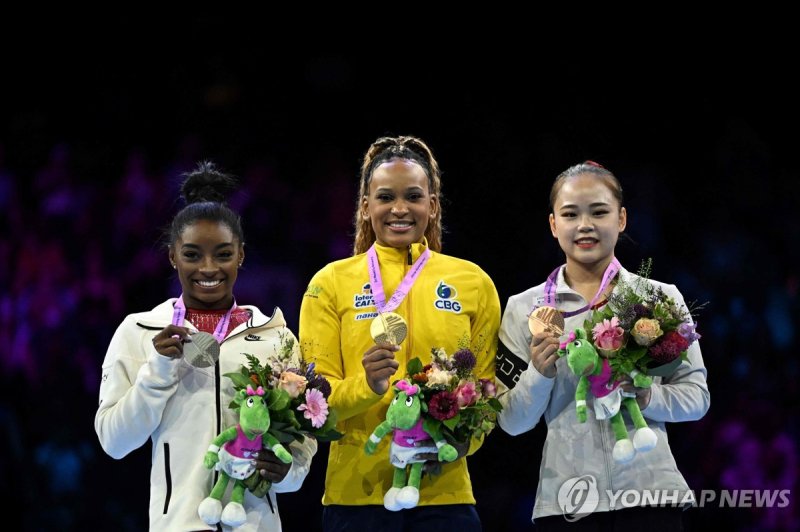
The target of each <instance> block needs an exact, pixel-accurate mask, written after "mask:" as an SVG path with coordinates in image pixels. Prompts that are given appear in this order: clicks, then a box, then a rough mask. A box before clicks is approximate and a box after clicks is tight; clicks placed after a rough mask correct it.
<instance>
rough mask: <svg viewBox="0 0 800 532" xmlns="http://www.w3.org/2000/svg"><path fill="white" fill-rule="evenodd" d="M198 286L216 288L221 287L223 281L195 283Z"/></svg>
mask: <svg viewBox="0 0 800 532" xmlns="http://www.w3.org/2000/svg"><path fill="white" fill-rule="evenodd" d="M195 282H196V283H197V284H199V285H200V286H202V287H203V288H214V287H215V286H219V285H221V284H222V281H220V280H219V279H217V280H216V281H195Z"/></svg>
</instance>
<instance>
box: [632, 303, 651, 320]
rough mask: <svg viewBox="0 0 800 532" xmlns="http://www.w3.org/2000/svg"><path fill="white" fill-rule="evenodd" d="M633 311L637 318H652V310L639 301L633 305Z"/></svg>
mask: <svg viewBox="0 0 800 532" xmlns="http://www.w3.org/2000/svg"><path fill="white" fill-rule="evenodd" d="M633 312H634V314H635V315H636V317H637V318H652V317H653V311H652V310H650V309H649V308H647V307H646V306H644V305H642V304H641V303H636V304H635V305H634V306H633Z"/></svg>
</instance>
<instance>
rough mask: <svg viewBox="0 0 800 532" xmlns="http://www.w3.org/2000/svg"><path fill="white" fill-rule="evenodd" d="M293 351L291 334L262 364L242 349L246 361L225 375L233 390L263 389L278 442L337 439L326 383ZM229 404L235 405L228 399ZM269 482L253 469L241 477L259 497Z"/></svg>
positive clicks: (333, 413) (270, 427)
mask: <svg viewBox="0 0 800 532" xmlns="http://www.w3.org/2000/svg"><path fill="white" fill-rule="evenodd" d="M293 353H294V338H292V337H287V338H284V339H283V340H282V342H281V349H280V352H279V354H278V357H277V358H276V359H272V360H271V361H270V363H267V364H262V363H261V361H259V359H258V358H257V357H255V356H253V355H250V354H247V353H245V354H244V355H245V356H246V357H247V365H246V366H242V368H241V370H240V371H238V372H234V373H226V374H225V376H226V377H228V378H229V379H231V381H233V387H234V389H235V390H236V391H237V392H238V391H239V390H246V389H247V387H248V386H250V387H251V388H254V389H255V388H257V387H259V386H260V387H261V388H262V389H263V390H264V393H265V395H264V402H265V404H266V405H267V408H268V409H269V415H270V426H269V429H268V430H267V432H268V433H269V434H271V435H273V436H274V437H275V438H276V439H277V440H278V441H279V442H280V443H282V444H288V443H290V442H292V441H293V440H297V441H300V442H302V441H303V440H304V438H305V437H306V436H313V437H314V438H316V439H317V440H319V441H333V440H338V439H339V438H341V437H342V436H343V434H342V433H340V432H337V431H336V430H335V427H336V414H335V412H334V411H332V410H330V409H329V408H328V402H327V399H328V397H329V396H330V394H331V385H330V383H329V382H328V380H327V379H326V378H325V377H323V376H322V375H318V374H317V373H316V372H315V371H314V364H313V363H312V364H307V363H306V362H304V361H303V360H300V361H298V360H297V357H295V356H293ZM229 407H230V408H238V405H237V404H236V403H231V404H230V406H229ZM270 484H271V483H270V482H269V481H268V480H266V479H264V478H263V477H261V475H259V474H258V472H257V471H256V472H255V473H253V474H252V475H251V476H250V477H248V478H247V479H245V485H247V487H248V489H250V491H252V492H253V493H254V494H255V495H256V496H259V497H262V496H264V495H265V494H266V493H267V491H268V490H269V488H270Z"/></svg>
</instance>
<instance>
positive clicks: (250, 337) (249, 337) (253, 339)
mask: <svg viewBox="0 0 800 532" xmlns="http://www.w3.org/2000/svg"><path fill="white" fill-rule="evenodd" d="M244 339H245V340H247V341H248V342H260V341H261V337H260V336H256V335H255V334H248V335H247V336H245V337H244Z"/></svg>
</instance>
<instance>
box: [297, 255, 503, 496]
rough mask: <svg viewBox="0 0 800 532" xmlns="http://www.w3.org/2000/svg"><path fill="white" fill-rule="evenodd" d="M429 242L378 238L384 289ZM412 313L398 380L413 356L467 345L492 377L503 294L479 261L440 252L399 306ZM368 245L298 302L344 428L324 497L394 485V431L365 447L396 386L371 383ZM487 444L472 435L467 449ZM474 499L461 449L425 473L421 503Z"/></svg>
mask: <svg viewBox="0 0 800 532" xmlns="http://www.w3.org/2000/svg"><path fill="white" fill-rule="evenodd" d="M424 246H425V244H412V245H411V247H410V248H409V249H396V248H391V247H383V246H378V245H376V246H375V248H376V251H377V253H378V260H379V262H380V269H381V276H382V278H383V285H384V291H385V294H386V299H387V300H388V299H389V297H391V295H392V294H393V293H394V291H395V289H396V288H397V286H398V285H399V284H400V282H401V280H402V279H403V277H404V276H405V274H406V272H407V271H408V270H409V268H410V264H409V254H410V255H411V259H410V261H411V262H413V261H415V260H417V257H419V255H420V253H421V252H422V251H424V250H425V247H424ZM394 312H396V313H398V314H400V315H401V316H403V317H404V318H405V319H406V321H407V322H408V327H409V334H408V337H407V338H406V340H405V341H404V342H403V343H402V344H401V345H400V351H398V352H396V353H395V356H396V357H397V360H398V361H399V362H400V368H399V369H398V371H397V373H396V374H395V376H394V377H393V378H392V379H391V380H392V381H395V380H398V379H400V378H401V377H403V376H404V375H405V368H406V364H407V362H408V361H409V360H410V359H412V358H414V357H419V358H420V360H421V361H422V363H423V364H427V363H429V362H430V355H431V349H432V348H433V347H443V348H444V349H445V350H446V351H447V352H448V353H450V354H452V353H454V352H455V351H457V350H458V349H460V348H464V347H470V348H471V349H472V351H473V353H474V354H475V356H476V358H477V365H476V367H475V374H476V375H477V376H478V377H480V378H486V379H494V376H495V369H494V368H495V352H496V349H497V331H498V328H499V324H500V301H499V298H498V296H497V290H496V289H495V287H494V284H493V283H492V280H491V279H490V278H489V276H488V275H487V274H486V273H485V272H484V271H483V270H481V269H480V268H479V267H478V266H477V265H475V264H473V263H471V262H468V261H465V260H462V259H457V258H455V257H450V256H447V255H442V254H440V253H436V252H433V253H432V256H431V257H430V259H429V261H428V263H427V264H426V265H425V267H424V268H423V270H422V272H421V274H420V276H419V277H418V278H417V281H416V283H415V284H414V286H413V288H412V289H411V291H410V292H409V294H408V295H407V296H406V298H405V299H404V300H403V302H402V303H401V304H400V306H399V307H398V308H397V309H396V310H395V311H394ZM376 315H377V314H376V309H375V306H374V304H373V301H372V290H371V286H370V282H369V273H368V271H367V258H366V254H365V253H362V254H360V255H356V256H354V257H350V258H348V259H343V260H339V261H336V262H332V263H330V264H328V265H327V266H325V267H324V268H322V269H321V270H320V271H319V272H317V274H316V275H315V276H314V278H313V279H312V280H311V282H310V283H309V285H308V288H307V290H306V293H305V295H304V297H303V303H302V307H301V310H300V330H299V333H300V345H301V348H302V351H303V357H304V358H305V359H306V360H307V361H308V362H314V363H316V371H317V372H319V373H321V374H323V375H325V376H326V377H327V378H328V379H329V380H330V382H331V386H332V388H333V392H332V393H331V396H330V399H329V403H330V406H331V407H332V408H333V409H335V410H336V412H337V415H338V419H339V424H338V430H339V431H341V432H343V433H344V437H343V438H342V439H340V440H338V441H335V442H332V443H331V446H330V454H329V458H328V469H327V473H326V478H325V494H324V496H323V498H322V503H323V504H324V505H330V504H342V505H365V504H377V505H382V504H383V495H384V493H385V492H386V491H387V490H389V488H391V486H392V475H393V467H392V465H391V464H390V463H389V449H388V448H389V443H390V441H391V438H390V437H389V436H387V437H385V438H383V440H382V441H381V442H380V444H379V445H378V449H377V451H376V452H375V454H373V455H367V454H366V453H365V452H364V444H365V443H366V441H367V438H369V435H370V434H371V433H372V431H373V430H374V429H375V427H377V426H378V425H379V424H380V423H381V422H382V421H383V420H384V417H385V415H386V410H387V408H388V406H389V402H390V401H391V399H392V398H393V392H392V388H391V387H390V389H389V391H388V392H386V394H384V395H383V396H380V395H376V394H375V393H374V392H373V391H372V390H371V389H370V388H369V386H368V385H367V381H366V378H365V376H364V367H363V366H362V365H361V358H362V356H363V354H364V352H366V351H367V349H369V347H370V346H372V345H374V341H373V340H372V338H371V336H370V332H369V328H370V323H371V322H372V320H373V318H374V317H375V316H376ZM481 444H482V442H481V441H477V440H473V442H472V444H471V446H470V454H472V453H473V452H475V451H476V450H477V449H478V447H480V445H481ZM467 503H468V504H474V503H475V499H474V497H473V495H472V486H471V484H470V479H469V473H468V471H467V463H466V460H465V459H464V458H461V459H459V460H456V461H455V462H453V463H449V464H447V463H445V464H443V465H442V474H441V475H437V476H434V477H430V476H427V475H426V476H425V477H424V478H423V480H422V483H421V485H420V501H419V504H420V505H434V504H467Z"/></svg>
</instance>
